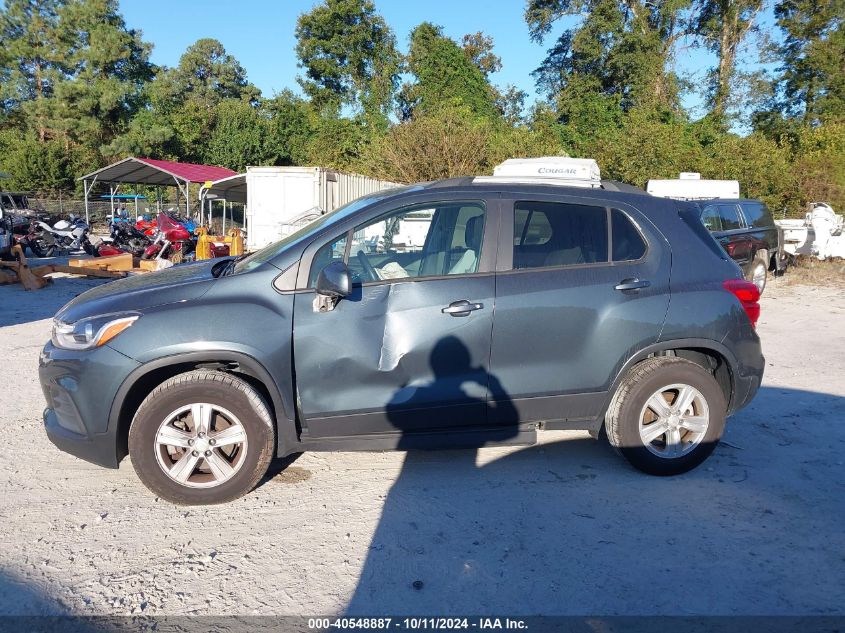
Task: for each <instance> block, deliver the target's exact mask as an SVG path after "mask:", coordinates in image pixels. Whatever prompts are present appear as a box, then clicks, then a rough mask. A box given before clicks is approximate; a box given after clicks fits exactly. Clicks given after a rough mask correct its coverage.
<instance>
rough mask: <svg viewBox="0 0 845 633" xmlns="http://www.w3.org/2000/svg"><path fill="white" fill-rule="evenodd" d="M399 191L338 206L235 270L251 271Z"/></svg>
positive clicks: (254, 255) (240, 262)
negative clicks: (333, 223) (326, 228)
mask: <svg viewBox="0 0 845 633" xmlns="http://www.w3.org/2000/svg"><path fill="white" fill-rule="evenodd" d="M408 189H409V188H408V187H403V188H402V189H401V191H407V190H408ZM398 191H400V190H399V189H384V190H382V191H379V192H377V193H372V194H370V195H367V196H363V197H361V198H357V199H356V200H353V201H352V202H350V203H349V204H346V205H344V206H342V207H338V208H337V209H335V210H334V211H330V212H328V213H326V214H325V215H321V216H320V217H319V218H317V219H316V220H314V221H313V222H310V223H308V224H306V225H305V226H303V227H302V228H301V229H299V230H298V231H296V232H295V233H291V234H290V235H287V236H285V237H283V238H282V239H281V240H279V241H278V242H274V243H273V244H270V245H269V246H265V247H264V248H262V249H261V250H260V251H256V252H254V253H252V254H251V255H248V256H247V257H245V258H243V259H242V260H240V261H238V262H237V263H236V264H235V270H234V272H235V273H236V274H237V273H244V272H249V271H250V270H253V269H255V268H257V267H258V266H260V265H261V264H264V263H267V262H269V261H271V260H273V259H275V258H276V257H278V256H279V255H281V254H282V252H283V251H284V250H285V249H286V248H288V247H290V246H292V245H293V244H295V243H297V242H299V241H301V240H304V239H307V238H308V237H310V236H311V235H313V234H315V233H316V232H317V231H319V230H320V229H321V228H322V227H323V226H326V225H327V224H329V223H332V222H335V221H340V220H343V219H344V218H346V217H348V216H350V215H351V214H353V213H355V212H356V211H358V210H359V209H362V208H364V207H366V206H368V205H370V204H374V203H376V202H378V201H379V200H383V199H384V198H387V197H388V196H392V195H395V194H396V193H397V192H398Z"/></svg>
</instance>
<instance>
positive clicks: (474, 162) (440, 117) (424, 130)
mask: <svg viewBox="0 0 845 633" xmlns="http://www.w3.org/2000/svg"><path fill="white" fill-rule="evenodd" d="M489 135H490V123H489V121H487V120H484V119H479V118H478V117H477V116H475V113H474V112H472V111H471V110H469V109H467V108H463V109H458V108H443V109H440V110H436V111H425V112H420V113H418V115H417V116H415V117H414V119H413V120H411V121H407V122H405V123H401V124H399V125H394V126H393V127H391V129H390V131H389V132H388V133H387V135H386V136H385V137H384V138H383V139H381V140H380V141H379V143H378V144H377V145H376V147H375V148H374V152H373V155H372V157H371V162H370V164H369V165H368V167H369V169H370V171H372V172H373V173H374V174H376V175H377V176H379V177H381V178H384V179H387V180H398V181H399V182H409V183H410V182H420V181H427V180H438V179H441V178H452V177H455V176H470V175H475V174H480V173H483V171H484V170H485V169H486V168H487V161H486V155H487V142H488V138H489Z"/></svg>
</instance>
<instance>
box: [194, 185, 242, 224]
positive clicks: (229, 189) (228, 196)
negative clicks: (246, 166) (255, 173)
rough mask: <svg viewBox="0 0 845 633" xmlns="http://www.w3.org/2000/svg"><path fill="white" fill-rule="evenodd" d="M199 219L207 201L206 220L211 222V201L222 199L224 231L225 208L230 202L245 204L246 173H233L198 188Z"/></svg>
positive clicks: (202, 216) (203, 212) (203, 216)
mask: <svg viewBox="0 0 845 633" xmlns="http://www.w3.org/2000/svg"><path fill="white" fill-rule="evenodd" d="M199 198H200V221H201V222H202V220H203V219H204V218H205V205H206V201H207V202H208V221H209V224H210V223H211V203H212V201H213V200H222V201H223V232H224V233H225V232H226V210H227V208H230V205H231V203H232V202H240V203H241V204H246V174H235V175H234V176H229V177H228V178H222V179H220V180H216V181H214V182H211V183H208V182H207V183H205V185H203V186H202V187H201V188H200V194H199Z"/></svg>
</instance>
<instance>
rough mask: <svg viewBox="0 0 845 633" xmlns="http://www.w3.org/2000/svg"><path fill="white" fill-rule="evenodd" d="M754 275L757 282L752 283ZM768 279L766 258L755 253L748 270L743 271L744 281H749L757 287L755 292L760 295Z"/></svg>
mask: <svg viewBox="0 0 845 633" xmlns="http://www.w3.org/2000/svg"><path fill="white" fill-rule="evenodd" d="M755 275H756V276H757V281H754V277H755ZM768 279H769V262H768V261H766V258H765V257H764V256H763V254H762V253H757V254H756V255H755V256H754V259H752V260H751V263H750V264H749V265H748V269H747V270H746V271H745V280H746V281H750V282H751V283H753V284H754V285H755V286H757V290H759V291H760V294H761V295H762V294H763V291H764V290H765V289H766V282H767V281H768Z"/></svg>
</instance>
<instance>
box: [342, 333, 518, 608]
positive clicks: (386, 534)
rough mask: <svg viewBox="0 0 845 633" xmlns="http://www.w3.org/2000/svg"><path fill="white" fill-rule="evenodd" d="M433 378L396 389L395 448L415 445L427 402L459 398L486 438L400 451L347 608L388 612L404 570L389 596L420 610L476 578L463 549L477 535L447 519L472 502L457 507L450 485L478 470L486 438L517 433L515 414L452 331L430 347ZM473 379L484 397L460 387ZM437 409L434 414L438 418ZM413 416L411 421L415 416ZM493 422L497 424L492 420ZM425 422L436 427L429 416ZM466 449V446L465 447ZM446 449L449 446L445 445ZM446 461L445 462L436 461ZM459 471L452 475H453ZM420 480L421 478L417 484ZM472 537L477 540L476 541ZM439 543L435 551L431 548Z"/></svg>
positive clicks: (391, 413) (391, 411) (391, 408)
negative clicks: (388, 585)
mask: <svg viewBox="0 0 845 633" xmlns="http://www.w3.org/2000/svg"><path fill="white" fill-rule="evenodd" d="M429 363H430V365H431V369H432V372H433V374H434V379H433V380H432V381H431V382H430V383H428V384H426V385H423V386H419V387H416V388H414V387H404V388H402V389H400V390H398V391H397V392H396V393H395V394H394V396H393V398H392V399H391V402H390V403H389V404H388V405H387V414H388V419H389V420H390V422H391V424H392V425H393V426H394V427H396V428H397V429H399V431H400V432H401V433H402V437H401V438H400V439H399V442H398V444H397V448H398V449H399V450H407V449H413V448H416V447H418V446H419V442H418V436H417V435H416V434H415V431H416V429H419V428H420V427H419V426H418V424H419V415H409V413H412V412H414V411H417V412H419V410H420V409H421V408H422V406H424V405H430V403H432V402H461V403H462V405H461V408H462V409H466V410H467V412H468V417H469V416H470V415H473V413H470V412H476V411H477V412H478V413H479V415H481V416H484V419H480V420H479V419H467V420H466V421H467V424H468V425H470V424H479V423H481V426H484V423H485V422H488V424H489V426H488V428H487V429H485V431H486V432H485V433H484V434H483V437H482V436H481V435H480V434H479V435H474V436H473V435H464V436H462V437H461V438H460V439H458V438H456V442H457V445H458V446H461V447H463V449H462V450H454V451H449V452H437V453H426V452H422V451H414V450H410V451H409V452H407V453H406V454H405V456H404V457H403V463H402V468H401V471H400V472H399V475H398V476H397V478H396V481H395V482H394V484H393V486H392V487H391V489H390V492H389V493H388V495H387V497H386V498H385V501H384V507H383V510H382V515H381V519H380V520H379V523H378V526H377V527H376V530H375V532H374V534H373V537H372V540H371V543H370V547H369V550H368V552H367V559H366V561H365V563H364V565H363V567H362V570H361V575H360V577H359V580H358V585H357V587H356V589H355V593H354V594H353V596H352V598H351V599H350V601H349V604H348V606H347V612H348V613H350V614H364V613H368V614H375V613H381V612H385V606H386V602H385V599H386V598H387V596H385V595H384V593H383V592H382V588H383V586H384V585H383V582H384V579H385V578H396V577H397V576H401V577H402V578H404V579H405V582H404V583H403V585H402V586H395V587H393V588H392V590H391V596H390V602H391V603H393V604H405V605H406V606H409V607H410V606H412V607H413V608H411V609H410V611H414V612H417V613H423V612H429V611H430V612H435V611H436V607H434V606H433V605H431V604H429V603H428V600H427V599H426V598H427V597H433V596H437V595H443V592H448V591H450V590H456V589H459V588H460V586H461V585H462V584H464V583H462V582H461V579H465V581H466V583H468V584H467V586H471V584H474V583H476V582H478V577H477V576H476V575H475V573H474V571H475V570H473V569H470V568H469V567H468V565H467V562H466V561H467V555H468V553H469V552H471V551H472V550H473V548H474V547H476V546H477V545H478V542H477V535H475V534H473V533H468V532H457V531H455V530H454V529H453V528H452V526H450V523H452V522H454V519H455V518H456V517H459V516H461V515H465V513H466V512H468V511H471V508H465V507H462V504H461V503H460V500H461V498H462V497H461V495H460V494H455V490H454V486H459V485H462V483H463V484H466V483H467V482H468V481H469V480H470V479H471V478H472V477H474V476H476V471H477V466H476V458H477V449H478V448H481V447H483V446H486V445H489V444H490V443H502V442H507V440H508V439H511V438H513V437H514V436H516V435H517V433H518V429H519V427H518V422H519V419H518V413H517V411H516V408H515V407H514V405H513V402H512V400H511V398H510V397H509V396H508V394H507V393H506V392H505V391H504V389H503V388H502V385H501V383H500V382H499V380H498V379H497V378H496V377H495V376H494V375H492V374H491V373H489V372H488V371H487V370H486V369H484V367H481V366H473V364H472V358H471V354H470V351H469V350H468V349H467V347H466V346H465V345H464V344H463V343H462V342H461V341H460V340H459V339H458V338H456V337H454V336H446V337H444V338H442V339H440V340H439V341H438V342H437V343H436V344H435V346H434V348H433V349H432V352H431V356H430V358H429ZM468 383H476V384H477V385H480V386H481V387H482V388H484V387H486V390H487V398H486V399H485V400H482V399H479V398H474V397H470V396H469V395H468V394H467V393H466V391H465V389H464V386H465V385H467V384H468ZM474 391H477V390H475V389H474ZM437 415H438V414H437V410H436V409H435V410H433V411H432V412H431V416H432V418H434V417H436V416H437ZM412 420H413V421H412ZM492 421H495V428H493V429H492V430H491V429H490V428H489V427H490V426H492ZM426 426H427V427H428V428H436V427H437V426H438V424H437V421H436V420H431V422H430V424H427V425H426ZM468 446H469V447H470V448H467V447H468ZM446 448H448V446H447V447H446ZM444 459H445V460H448V464H449V468H448V469H447V471H448V472H447V474H445V475H444V472H443V471H444V469H443V468H440V467H439V466H438V464H440V463H442V461H443V460H444ZM456 475H457V477H456ZM420 482H426V484H425V485H424V486H422V487H421V486H420ZM473 543H475V545H474V544H473ZM435 549H436V554H434V553H433V550H435Z"/></svg>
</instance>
